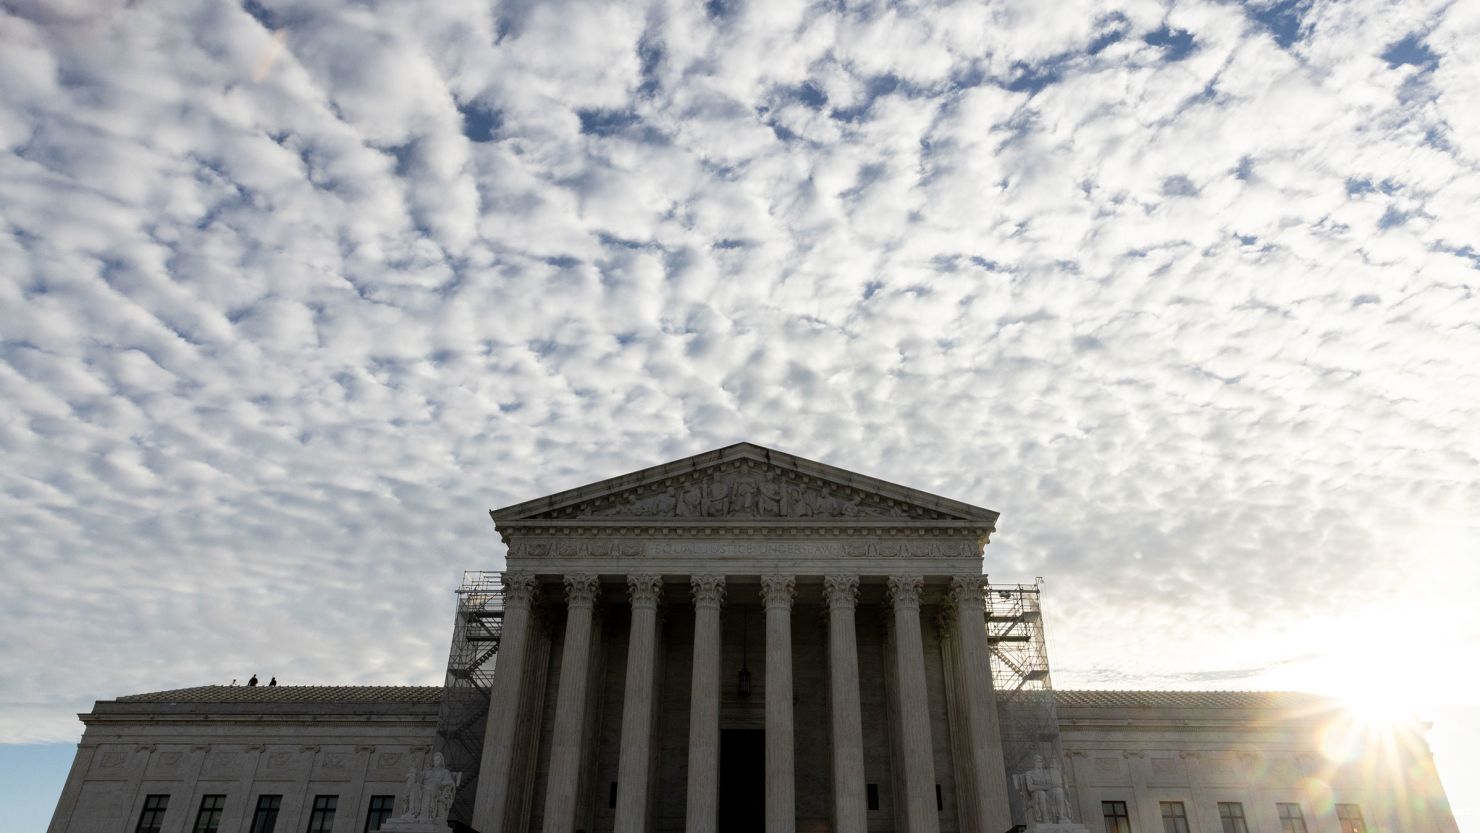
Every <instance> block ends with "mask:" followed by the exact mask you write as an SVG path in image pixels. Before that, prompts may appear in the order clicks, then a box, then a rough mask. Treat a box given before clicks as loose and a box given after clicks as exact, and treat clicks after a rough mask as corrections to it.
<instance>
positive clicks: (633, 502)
mask: <svg viewBox="0 0 1480 833" xmlns="http://www.w3.org/2000/svg"><path fill="white" fill-rule="evenodd" d="M491 514H492V515H493V518H494V520H495V521H496V522H499V523H500V524H503V523H506V522H525V521H615V520H632V521H640V522H644V523H661V522H662V521H663V520H665V519H668V520H674V521H685V522H692V521H704V520H734V521H746V520H759V521H795V522H849V521H898V522H932V521H935V522H940V521H955V522H963V521H966V522H976V523H981V524H983V525H984V526H991V525H992V524H993V523H995V521H996V519H997V513H996V512H994V511H992V510H990V509H983V508H981V507H978V506H972V505H970V504H966V503H961V502H959V501H954V500H950V499H949V498H944V497H940V496H938V495H932V494H929V493H928V492H922V491H919V490H917V489H911V488H909V487H906V486H900V485H898V484H894V483H888V482H886V481H883V480H878V479H875V478H872V477H867V476H865V475H861V474H856V473H854V472H850V471H846V470H844V469H839V468H836V467H833V466H828V465H826V464H823V463H818V462H815V461H812V460H806V459H803V458H800V457H795V456H793V455H790V454H784V453H782V452H778V451H773V450H771V449H768V448H765V447H762V446H757V445H753V444H751V443H741V444H738V445H733V446H728V447H726V448H722V449H719V450H718V451H711V452H707V453H705V454H698V455H695V456H693V457H686V458H684V459H682V460H677V461H674V462H672V463H667V464H664V465H660V466H654V467H652V468H648V469H643V470H641V471H638V472H633V473H631V474H627V475H622V476H621V477H614V478H610V479H608V480H603V481H600V482H598V483H593V484H591V485H589V486H582V487H579V488H576V489H569V490H566V491H564V492H559V493H556V494H553V495H550V496H548V497H545V498H539V499H537V500H532V501H527V502H525V503H521V504H518V505H515V506H510V507H507V508H504V509H499V510H496V511H494V512H492V513H491Z"/></svg>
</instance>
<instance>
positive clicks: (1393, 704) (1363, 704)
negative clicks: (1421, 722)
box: [1339, 688, 1413, 730]
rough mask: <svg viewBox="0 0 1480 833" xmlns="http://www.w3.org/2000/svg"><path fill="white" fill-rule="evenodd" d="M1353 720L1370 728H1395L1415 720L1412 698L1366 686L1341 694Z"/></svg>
mask: <svg viewBox="0 0 1480 833" xmlns="http://www.w3.org/2000/svg"><path fill="white" fill-rule="evenodd" d="M1339 699H1340V700H1341V703H1342V706H1343V709H1344V710H1345V711H1346V712H1347V713H1348V715H1349V717H1350V719H1351V720H1352V722H1354V723H1355V724H1356V725H1357V726H1358V727H1361V728H1365V729H1368V730H1381V729H1384V728H1387V729H1393V728H1396V727H1398V726H1400V725H1403V724H1406V723H1408V722H1410V721H1412V720H1413V712H1412V706H1413V703H1412V701H1411V699H1406V698H1404V697H1402V696H1401V695H1400V694H1399V693H1398V692H1395V691H1392V690H1384V689H1381V688H1364V689H1360V690H1356V691H1350V692H1343V693H1341V694H1340V695H1339Z"/></svg>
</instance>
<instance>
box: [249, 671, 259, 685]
mask: <svg viewBox="0 0 1480 833" xmlns="http://www.w3.org/2000/svg"><path fill="white" fill-rule="evenodd" d="M256 684H257V675H256V674H253V675H252V679H250V680H247V685H256Z"/></svg>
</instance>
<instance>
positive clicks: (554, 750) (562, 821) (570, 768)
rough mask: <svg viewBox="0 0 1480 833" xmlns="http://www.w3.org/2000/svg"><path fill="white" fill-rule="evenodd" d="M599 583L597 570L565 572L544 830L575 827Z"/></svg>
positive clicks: (562, 831)
mask: <svg viewBox="0 0 1480 833" xmlns="http://www.w3.org/2000/svg"><path fill="white" fill-rule="evenodd" d="M600 587H601V585H600V582H599V581H598V579H597V578H596V576H593V575H581V574H577V575H569V576H566V577H565V647H564V648H563V649H562V650H561V652H560V688H559V689H558V690H557V691H556V692H555V723H554V726H555V731H554V736H553V737H552V738H551V740H550V774H549V776H548V777H547V780H546V782H545V824H544V831H545V833H571V831H572V830H574V829H575V822H576V792H577V790H578V788H579V782H580V776H581V759H582V758H583V757H584V754H583V753H584V750H583V749H582V741H583V740H584V739H585V737H586V699H587V697H586V695H587V688H588V687H589V684H590V676H591V674H590V672H591V636H592V633H591V625H592V618H593V616H594V615H595V608H596V594H597V593H598V592H599V590H600Z"/></svg>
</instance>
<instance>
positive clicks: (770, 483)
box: [755, 477, 786, 517]
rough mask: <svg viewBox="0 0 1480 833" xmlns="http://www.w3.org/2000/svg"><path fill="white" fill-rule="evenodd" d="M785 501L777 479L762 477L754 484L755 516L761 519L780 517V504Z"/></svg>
mask: <svg viewBox="0 0 1480 833" xmlns="http://www.w3.org/2000/svg"><path fill="white" fill-rule="evenodd" d="M785 499H786V497H785V495H784V494H782V490H781V481H780V480H779V479H777V478H774V477H762V478H761V479H760V481H759V482H758V483H757V484H756V505H755V508H756V514H758V515H760V516H762V517H778V516H780V515H781V504H782V501H784V500H785Z"/></svg>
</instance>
